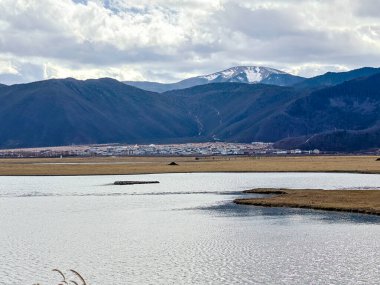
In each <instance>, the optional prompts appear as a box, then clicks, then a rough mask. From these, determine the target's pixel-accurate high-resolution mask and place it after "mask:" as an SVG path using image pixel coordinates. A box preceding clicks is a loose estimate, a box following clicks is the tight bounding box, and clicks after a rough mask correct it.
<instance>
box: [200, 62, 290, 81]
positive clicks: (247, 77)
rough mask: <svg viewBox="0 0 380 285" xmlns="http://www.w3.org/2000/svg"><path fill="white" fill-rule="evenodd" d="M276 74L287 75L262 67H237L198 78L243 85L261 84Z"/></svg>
mask: <svg viewBox="0 0 380 285" xmlns="http://www.w3.org/2000/svg"><path fill="white" fill-rule="evenodd" d="M274 74H287V73H285V72H283V71H280V70H277V69H273V68H268V67H262V66H237V67H231V68H229V69H226V70H223V71H219V72H215V73H212V74H208V75H204V76H198V78H200V79H206V80H208V81H209V82H210V83H214V82H241V83H260V82H262V81H263V80H265V79H267V78H269V77H270V76H272V75H274Z"/></svg>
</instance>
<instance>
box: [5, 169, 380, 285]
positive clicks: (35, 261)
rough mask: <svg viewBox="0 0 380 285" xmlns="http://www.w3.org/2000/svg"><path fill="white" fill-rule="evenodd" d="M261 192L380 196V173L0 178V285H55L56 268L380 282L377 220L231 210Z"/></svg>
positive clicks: (254, 280) (171, 279) (118, 276)
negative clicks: (248, 194) (351, 191)
mask: <svg viewBox="0 0 380 285" xmlns="http://www.w3.org/2000/svg"><path fill="white" fill-rule="evenodd" d="M116 180H159V181H160V182H161V183H160V184H150V185H133V186H114V185H111V184H112V183H113V182H114V181H116ZM256 187H287V188H323V189H341V188H358V189H368V188H377V189H379V190H380V175H364V174H326V173H309V174H307V173H265V174H264V173H214V174H210V173H207V174H206V173H199V174H159V175H130V176H77V177H0V284H7V285H8V284H12V285H13V284H15V285H24V284H30V285H32V284H36V283H40V284H41V285H45V284H46V285H55V284H58V282H59V281H60V280H61V279H60V278H59V275H58V274H57V273H55V272H52V271H51V270H52V269H54V268H59V269H61V270H62V271H64V273H65V274H66V273H67V272H68V271H67V270H68V269H75V270H77V271H78V272H80V273H81V274H82V275H83V277H85V279H86V280H87V282H88V284H90V285H95V284H98V285H111V284H120V285H126V284H379V282H380V262H379V261H380V217H378V216H367V215H360V214H347V213H331V212H323V211H314V210H304V209H284V208H278V209H276V208H262V207H254V206H241V205H234V204H233V203H232V200H233V199H235V198H237V197H241V196H242V194H241V193H240V191H242V190H246V189H250V188H256ZM67 276H68V280H69V279H70V278H71V277H70V275H69V274H67ZM69 277H70V278H69ZM73 280H74V279H73ZM75 280H76V281H77V282H78V281H79V280H78V279H75ZM78 283H79V282H78Z"/></svg>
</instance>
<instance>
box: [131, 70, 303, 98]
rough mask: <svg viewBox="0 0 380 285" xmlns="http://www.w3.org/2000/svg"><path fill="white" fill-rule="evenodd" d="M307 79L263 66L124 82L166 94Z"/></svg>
mask: <svg viewBox="0 0 380 285" xmlns="http://www.w3.org/2000/svg"><path fill="white" fill-rule="evenodd" d="M304 79H305V78H303V77H300V76H295V75H292V74H289V73H286V72H284V71H280V70H277V69H274V68H270V67H263V66H235V67H231V68H228V69H225V70H222V71H218V72H214V73H210V74H207V75H200V76H196V77H191V78H187V79H184V80H181V81H179V82H176V83H158V82H150V81H124V83H126V84H128V85H131V86H135V87H138V88H141V89H144V90H147V91H153V92H166V91H170V90H179V89H184V88H190V87H193V86H197V85H204V84H210V83H223V82H238V83H247V84H257V83H263V84H271V85H278V86H290V85H294V84H296V83H299V82H301V81H303V80H304Z"/></svg>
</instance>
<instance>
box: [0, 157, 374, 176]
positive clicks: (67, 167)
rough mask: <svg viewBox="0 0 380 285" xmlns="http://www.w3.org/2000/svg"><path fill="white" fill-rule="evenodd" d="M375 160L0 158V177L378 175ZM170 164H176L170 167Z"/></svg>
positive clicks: (326, 158)
mask: <svg viewBox="0 0 380 285" xmlns="http://www.w3.org/2000/svg"><path fill="white" fill-rule="evenodd" d="M376 159H377V157H375V156H299V157H294V156H289V157H201V158H199V159H196V158H195V157H104V158H96V157H94V158H63V159H59V158H45V159H43V158H41V159H35V158H33V159H0V175H107V174H114V175H117V174H146V173H175V172H357V173H380V161H376ZM172 161H175V162H176V163H178V164H179V165H178V166H169V165H168V164H169V163H170V162H172ZM57 163H58V164H57Z"/></svg>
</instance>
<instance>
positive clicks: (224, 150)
mask: <svg viewBox="0 0 380 285" xmlns="http://www.w3.org/2000/svg"><path fill="white" fill-rule="evenodd" d="M286 154H298V155H300V154H320V151H319V150H317V149H315V150H308V151H302V150H299V149H295V150H289V151H286V150H278V149H274V148H273V144H272V143H263V142H253V143H249V144H248V143H244V144H243V143H223V142H208V143H186V144H157V145H156V144H149V145H147V144H146V145H137V144H136V145H124V144H104V145H71V146H59V147H43V148H24V149H4V150H0V157H2V158H11V157H12V158H28V157H92V156H96V157H98V156H99V157H101V156H218V155H286Z"/></svg>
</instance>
